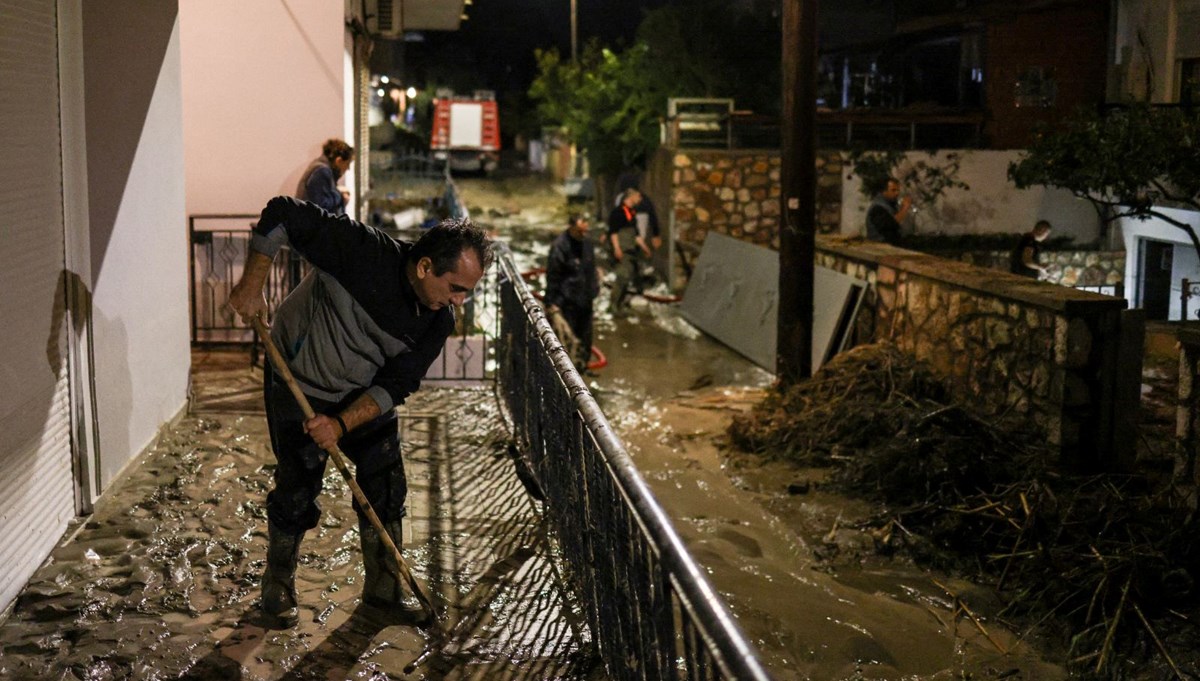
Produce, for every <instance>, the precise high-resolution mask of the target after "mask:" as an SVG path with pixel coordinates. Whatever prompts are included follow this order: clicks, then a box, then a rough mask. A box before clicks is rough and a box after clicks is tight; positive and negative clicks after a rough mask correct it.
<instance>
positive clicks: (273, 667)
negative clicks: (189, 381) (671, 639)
mask: <svg viewBox="0 0 1200 681" xmlns="http://www.w3.org/2000/svg"><path fill="white" fill-rule="evenodd" d="M194 369H195V374H194V385H195V389H196V400H195V405H194V409H193V411H192V413H190V414H189V415H188V416H186V417H185V418H183V419H182V420H181V421H180V422H179V423H178V424H176V425H174V426H173V427H171V428H169V429H167V430H166V431H165V433H164V435H163V436H162V438H161V440H160V442H158V444H157V445H156V446H155V447H154V448H153V450H152V451H151V452H149V453H148V454H147V455H146V456H145V457H144V458H143V459H142V460H140V461H138V462H136V463H135V464H134V465H132V466H131V470H130V472H129V473H128V475H127V476H126V477H125V478H123V479H122V480H121V481H120V482H119V483H117V485H116V486H115V487H114V488H113V489H111V490H109V491H107V492H106V494H105V495H104V497H103V498H102V499H101V500H100V501H99V503H98V504H97V506H96V509H95V513H94V514H93V515H92V516H91V517H89V518H87V519H86V521H85V522H83V523H82V524H81V525H80V526H78V527H77V528H75V530H74V532H71V533H69V534H68V536H67V537H65V538H64V540H63V541H62V542H61V543H60V545H59V546H58V547H57V548H56V549H55V550H54V552H53V554H52V555H51V556H50V558H49V559H48V560H47V561H46V563H45V565H43V566H42V568H41V569H39V570H38V572H37V573H36V574H35V575H34V577H33V578H32V579H31V580H30V582H29V584H28V586H27V587H26V588H25V590H24V591H23V592H22V593H21V595H20V597H19V598H18V600H17V602H16V604H15V606H14V608H13V609H12V611H11V612H10V613H9V614H8V617H7V619H6V620H5V621H4V622H3V624H2V625H0V678H4V679H31V680H32V679H86V680H88V681H102V680H106V679H174V678H186V679H380V680H382V679H389V678H413V679H417V678H426V679H525V680H529V681H534V680H542V679H552V678H561V679H602V678H604V675H603V673H602V672H601V671H600V670H598V669H596V668H595V665H594V659H593V658H592V657H591V656H590V655H588V654H587V652H586V651H587V650H589V649H590V635H589V632H588V631H587V629H586V626H584V625H583V624H581V622H580V620H579V618H578V617H577V616H576V614H575V608H574V607H573V606H572V605H571V602H570V598H569V596H568V594H566V593H564V591H563V589H562V583H563V582H562V580H561V578H560V573H559V566H558V565H557V563H556V560H555V550H554V544H553V542H552V541H551V539H550V534H549V532H548V529H547V526H546V524H545V523H544V522H543V516H542V513H541V509H540V506H539V504H538V503H537V502H534V501H532V500H531V498H530V497H529V496H528V494H527V493H526V491H525V489H524V488H523V487H522V486H521V484H520V482H519V481H518V479H517V478H516V476H515V474H514V472H513V467H512V463H511V461H510V460H509V458H508V456H507V454H506V443H507V431H506V429H505V426H504V423H503V421H502V420H501V418H500V415H499V412H498V411H497V408H496V401H495V398H494V396H493V392H492V391H491V390H485V389H478V390H466V389H458V390H451V389H426V390H422V391H421V392H419V393H418V394H417V395H415V396H414V397H413V398H411V399H410V400H409V404H408V405H406V406H405V407H402V412H401V413H402V424H403V428H404V443H405V448H404V454H405V466H406V471H407V475H408V480H409V490H410V491H409V502H408V508H409V516H408V519H407V522H406V523H405V534H406V536H405V537H404V546H405V557H406V559H407V560H408V561H409V563H410V565H411V566H412V571H413V573H414V574H415V575H416V577H417V578H418V579H419V580H421V582H422V583H424V584H427V585H428V588H429V590H430V592H431V598H432V601H433V603H434V606H435V608H436V609H437V611H438V613H439V620H438V625H437V627H435V628H428V629H421V628H418V627H416V626H414V625H413V623H412V621H411V620H410V619H407V618H405V617H404V616H403V615H400V614H397V613H388V612H382V611H379V610H375V609H372V608H370V607H364V606H362V605H361V603H360V600H361V599H360V589H361V586H360V585H361V582H362V564H361V560H360V559H359V547H358V527H357V522H356V518H355V514H354V512H353V510H352V509H351V507H350V501H349V499H350V493H349V490H348V489H347V486H346V483H345V482H344V481H343V480H342V479H341V477H340V475H339V474H338V472H337V471H336V469H335V468H334V467H333V466H329V470H328V471H327V475H326V479H325V491H326V493H325V494H324V495H323V497H322V501H321V503H322V506H323V508H324V514H323V516H322V519H321V523H320V526H319V527H318V528H317V529H315V530H313V531H310V532H309V533H308V534H307V535H306V537H305V539H304V541H303V544H302V546H301V558H300V566H299V569H298V571H297V590H298V592H299V600H300V604H301V616H300V624H299V625H298V626H297V627H295V628H294V629H291V630H284V631H276V630H271V629H268V628H266V626H264V625H265V624H266V623H265V622H263V621H262V619H261V617H260V616H259V613H258V611H257V605H256V601H257V599H258V596H259V589H258V584H259V578H260V575H261V572H262V568H263V562H264V556H265V550H266V536H265V532H266V516H265V510H264V506H263V503H264V499H265V495H266V492H267V490H268V489H269V485H270V473H271V467H272V465H273V458H272V457H271V454H270V448H269V444H268V438H267V434H266V422H265V417H264V416H263V414H262V409H261V398H260V394H261V389H260V385H261V380H262V374H261V371H259V370H257V369H252V368H251V367H250V364H249V357H248V355H247V354H246V353H245V352H239V353H236V354H226V353H212V354H207V353H198V354H196V356H195V357H194ZM426 650H431V651H433V652H432V654H431V655H430V656H429V657H428V658H427V659H426V660H425V661H424V662H423V663H422V664H421V666H419V667H418V668H417V669H416V670H415V671H414V672H413V673H412V674H409V675H405V674H404V673H403V671H402V670H403V668H404V667H405V666H406V665H408V664H409V663H410V662H412V661H413V660H414V659H416V658H417V657H418V656H420V655H421V654H422V653H423V652H424V651H426Z"/></svg>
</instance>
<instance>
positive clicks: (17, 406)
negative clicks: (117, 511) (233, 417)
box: [0, 0, 75, 608]
mask: <svg viewBox="0 0 1200 681" xmlns="http://www.w3.org/2000/svg"><path fill="white" fill-rule="evenodd" d="M55 6H56V3H54V2H46V1H45V0H0V84H2V85H0V121H2V122H3V123H2V124H0V149H3V150H4V162H3V163H0V565H2V566H3V569H0V608H2V607H4V606H5V605H6V604H8V603H9V602H10V601H11V600H12V599H13V598H14V597H15V596H16V594H17V593H18V592H19V591H20V589H21V588H22V587H23V586H24V584H25V582H26V580H28V578H29V576H30V575H31V574H32V573H33V571H34V570H35V569H36V568H37V567H38V565H39V564H40V563H41V561H42V560H43V559H44V558H45V556H46V555H48V554H49V552H50V550H51V548H53V546H54V544H55V542H56V541H57V540H58V539H59V538H60V537H61V536H62V533H63V531H64V530H65V529H66V526H67V522H68V521H69V520H70V519H71V518H72V516H73V515H74V509H75V500H74V483H73V477H72V469H71V438H70V418H69V415H70V403H69V397H68V375H67V374H68V367H67V360H66V356H67V354H66V348H67V338H66V333H67V328H66V325H64V324H63V319H64V316H65V315H64V311H65V309H66V308H65V301H66V293H65V290H64V286H63V282H64V281H67V278H66V277H65V276H64V271H65V269H64V251H63V248H64V226H63V202H62V198H63V194H62V191H63V190H62V161H61V156H62V142H61V135H60V127H59V125H60V120H59V99H58V97H59V95H58V87H59V78H58V26H57V18H56V14H55Z"/></svg>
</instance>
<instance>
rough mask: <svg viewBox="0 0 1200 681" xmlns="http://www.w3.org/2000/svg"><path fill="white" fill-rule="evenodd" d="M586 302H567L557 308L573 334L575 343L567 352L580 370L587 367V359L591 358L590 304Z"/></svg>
mask: <svg viewBox="0 0 1200 681" xmlns="http://www.w3.org/2000/svg"><path fill="white" fill-rule="evenodd" d="M588 303H589V304H588V305H587V306H580V305H572V304H569V303H568V304H564V305H563V306H562V307H561V308H559V309H560V310H561V311H562V316H563V318H564V319H565V320H566V322H567V326H569V327H570V328H571V332H572V333H573V334H574V335H575V339H576V341H577V342H576V345H575V347H574V348H573V349H572V350H573V352H572V350H568V352H571V361H572V362H573V363H574V364H575V368H576V369H579V370H580V371H582V370H584V369H586V368H587V364H588V360H590V359H591V358H592V306H591V304H590V303H591V301H588Z"/></svg>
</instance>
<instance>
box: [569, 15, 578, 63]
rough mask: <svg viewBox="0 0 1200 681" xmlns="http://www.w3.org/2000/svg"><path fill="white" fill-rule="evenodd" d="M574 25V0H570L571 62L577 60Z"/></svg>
mask: <svg viewBox="0 0 1200 681" xmlns="http://www.w3.org/2000/svg"><path fill="white" fill-rule="evenodd" d="M575 25H576V21H575V0H571V62H572V63H575V62H577V61H579V50H578V49H576V45H577V44H578V42H577V40H576V38H575Z"/></svg>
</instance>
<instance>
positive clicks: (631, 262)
mask: <svg viewBox="0 0 1200 681" xmlns="http://www.w3.org/2000/svg"><path fill="white" fill-rule="evenodd" d="M636 249H637V246H634V247H633V248H632V249H626V250H625V257H623V258H621V260H620V261H619V262H617V263H615V264H614V265H613V271H614V272H615V273H616V279H615V280H614V281H613V288H612V294H611V295H612V297H611V298H610V299H609V307H610V308H611V309H612V311H613V312H618V311H620V310H623V309H625V306H626V305H627V299H628V296H629V286H630V284H636V283H637V279H638V277H639V276H640V273H641V271H642V258H641V253H640V252H638V251H637V250H636Z"/></svg>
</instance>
